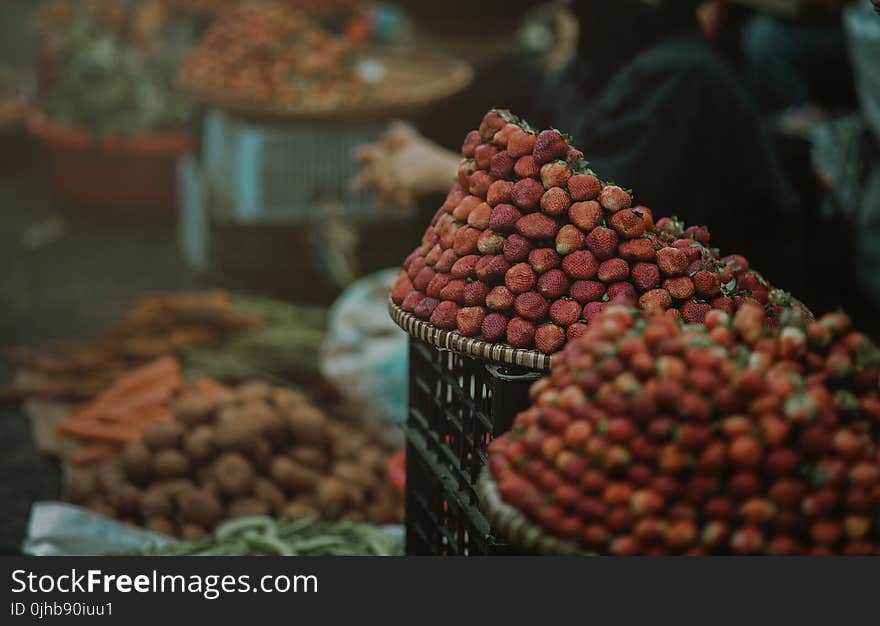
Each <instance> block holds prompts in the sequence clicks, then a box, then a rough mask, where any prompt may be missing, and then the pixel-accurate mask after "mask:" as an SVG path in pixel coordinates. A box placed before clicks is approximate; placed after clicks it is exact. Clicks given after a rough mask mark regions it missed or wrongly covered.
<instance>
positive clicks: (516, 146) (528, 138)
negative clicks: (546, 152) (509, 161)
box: [507, 130, 538, 159]
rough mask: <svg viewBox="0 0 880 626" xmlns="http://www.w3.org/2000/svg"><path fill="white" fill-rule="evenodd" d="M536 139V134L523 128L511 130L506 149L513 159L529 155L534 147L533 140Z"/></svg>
mask: <svg viewBox="0 0 880 626" xmlns="http://www.w3.org/2000/svg"><path fill="white" fill-rule="evenodd" d="M537 139H538V137H537V136H536V135H533V134H532V133H527V132H526V131H524V130H520V131H519V132H513V133H511V134H510V137H509V138H508V140H507V151H508V152H509V153H510V156H512V157H513V158H515V159H518V158H520V157H523V156H526V155H529V156H531V154H532V150H534V149H535V141H536V140H537Z"/></svg>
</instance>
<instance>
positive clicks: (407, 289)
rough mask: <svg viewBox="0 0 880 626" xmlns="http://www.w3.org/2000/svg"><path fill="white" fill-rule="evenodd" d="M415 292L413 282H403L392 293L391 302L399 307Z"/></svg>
mask: <svg viewBox="0 0 880 626" xmlns="http://www.w3.org/2000/svg"><path fill="white" fill-rule="evenodd" d="M414 290H415V287H413V286H412V283H411V282H405V283H404V282H402V283H400V284H399V285H398V286H397V287H395V288H394V289H393V290H392V292H391V301H392V302H394V304H396V305H397V306H400V305H401V303H403V301H404V299H405V298H406V297H407V296H408V295H409V294H411V293H412V292H413V291H414Z"/></svg>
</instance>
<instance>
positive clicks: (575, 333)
mask: <svg viewBox="0 0 880 626" xmlns="http://www.w3.org/2000/svg"><path fill="white" fill-rule="evenodd" d="M588 328H589V327H588V326H587V325H586V324H582V323H581V322H575V323H574V324H572V325H571V326H569V327H568V328H567V329H566V331H565V338H566V340H568V341H569V342H571V341H574V340H575V339H577V338H578V337H583V336H584V335H585V334H586V332H587V329H588Z"/></svg>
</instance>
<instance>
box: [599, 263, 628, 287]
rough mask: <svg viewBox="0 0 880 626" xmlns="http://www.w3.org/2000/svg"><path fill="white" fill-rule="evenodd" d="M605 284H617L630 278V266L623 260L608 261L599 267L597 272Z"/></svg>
mask: <svg viewBox="0 0 880 626" xmlns="http://www.w3.org/2000/svg"><path fill="white" fill-rule="evenodd" d="M597 276H598V278H599V280H601V281H602V282H603V283H616V282H618V281H621V280H626V279H627V278H628V277H629V265H628V264H627V262H626V261H624V260H623V259H608V260H607V261H603V262H602V264H601V265H599V270H598V272H597Z"/></svg>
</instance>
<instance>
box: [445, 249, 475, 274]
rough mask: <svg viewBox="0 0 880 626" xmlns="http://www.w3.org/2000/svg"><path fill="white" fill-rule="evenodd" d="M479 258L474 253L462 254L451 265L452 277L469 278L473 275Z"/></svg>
mask: <svg viewBox="0 0 880 626" xmlns="http://www.w3.org/2000/svg"><path fill="white" fill-rule="evenodd" d="M453 254H454V253H453ZM479 260H480V257H479V255H476V254H468V255H466V256H463V257H461V258H460V259H458V260H457V261H456V262H455V263H454V264H453V265H452V269H451V270H450V274H452V276H453V278H470V277H471V276H474V274H475V272H476V269H477V262H478V261H479Z"/></svg>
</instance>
